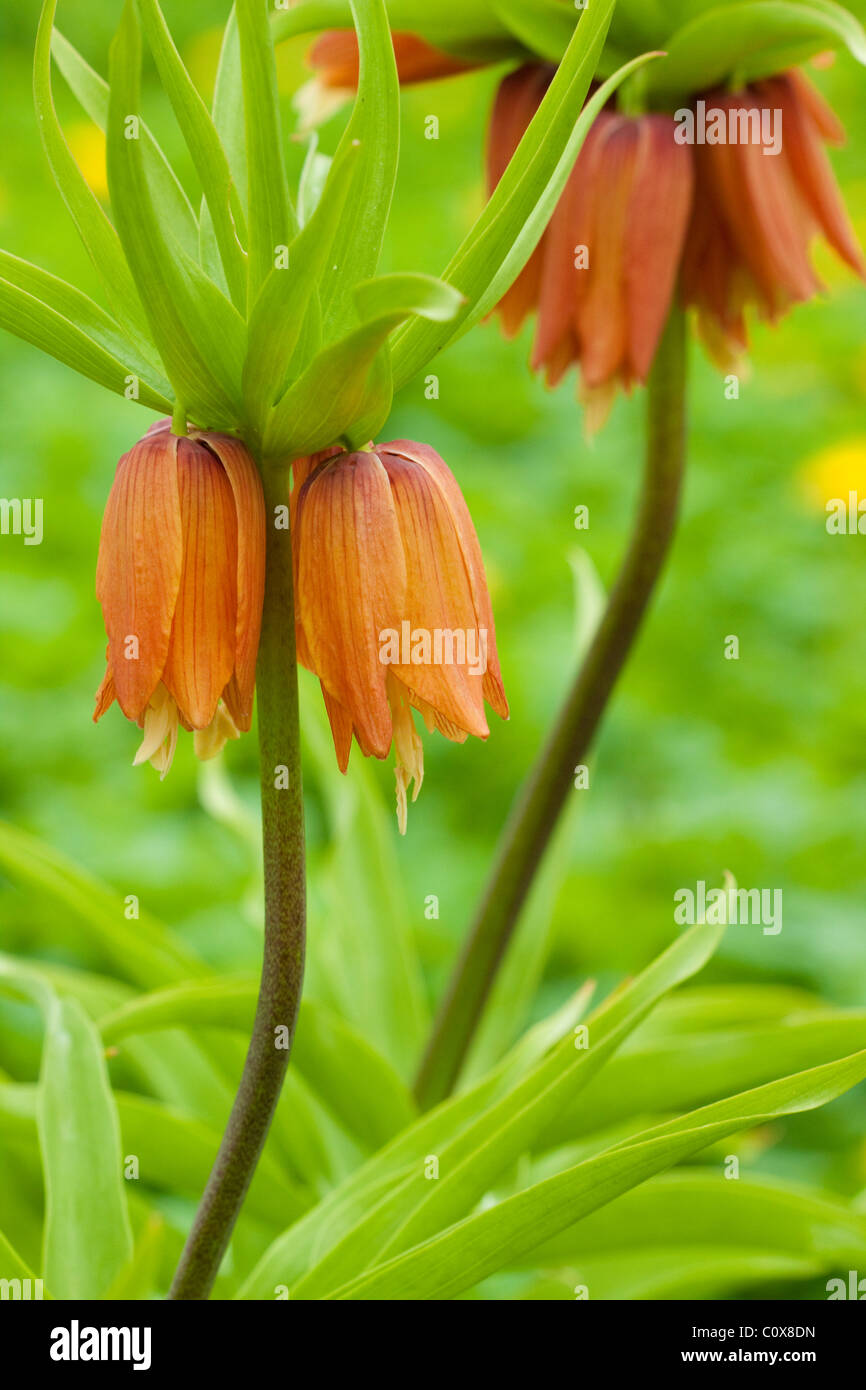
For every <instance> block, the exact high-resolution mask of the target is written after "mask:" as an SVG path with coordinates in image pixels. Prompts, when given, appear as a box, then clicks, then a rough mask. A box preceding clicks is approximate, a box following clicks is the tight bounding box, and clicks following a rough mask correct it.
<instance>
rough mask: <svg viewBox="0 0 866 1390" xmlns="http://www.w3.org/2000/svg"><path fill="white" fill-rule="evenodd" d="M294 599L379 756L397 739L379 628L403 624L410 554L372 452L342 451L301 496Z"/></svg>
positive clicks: (316, 662)
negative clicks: (401, 620)
mask: <svg viewBox="0 0 866 1390" xmlns="http://www.w3.org/2000/svg"><path fill="white" fill-rule="evenodd" d="M297 567H298V582H297V604H298V612H299V615H300V619H301V624H302V626H303V630H304V635H305V638H306V642H307V646H308V649H309V656H310V661H311V666H312V669H313V670H314V671H315V673H316V675H317V676H318V677H319V679H320V680H321V681H322V684H323V685H324V686H325V687H326V688H327V690H328V693H329V694H330V695H331V696H333V697H334V698H335V699H336V700H338V701H339V703H340V704H341V705H342V706H343V707H344V708H345V710H346V712H347V714H348V715H349V716H350V717H351V720H352V723H353V725H354V727H355V729H356V730H357V731H358V735H359V739H363V742H364V744H365V745H366V747H368V748H369V749H370V750H371V751H372V752H373V753H375V755H376V757H378V758H384V757H386V756H387V754H388V750H389V748H390V746H391V733H392V728H391V712H390V709H389V707H388V700H387V697H386V693H385V675H386V668H385V666H383V665H382V663H381V661H380V660H379V634H380V632H381V631H382V630H383V629H386V628H393V627H396V626H398V625H399V621H400V614H401V611H402V607H403V601H404V597H405V592H406V562H405V559H404V556H403V546H402V543H401V540H400V531H399V528H398V526H397V517H396V514H395V511H394V504H393V501H392V499H391V487H390V484H389V482H388V476H387V474H386V472H385V470H384V468H383V467H382V465H381V463H380V462H379V460H378V458H377V457H376V456H375V454H370V453H354V454H341V455H340V456H339V457H338V458H336V459H334V460H333V461H331V462H329V463H326V464H324V465H323V466H322V467H320V468H319V469H318V470H317V471H316V472H315V473H314V474H312V475H311V476H310V477H309V478H308V479H307V481H306V483H305V484H304V486H303V488H302V490H301V495H300V497H299V499H298V531H297Z"/></svg>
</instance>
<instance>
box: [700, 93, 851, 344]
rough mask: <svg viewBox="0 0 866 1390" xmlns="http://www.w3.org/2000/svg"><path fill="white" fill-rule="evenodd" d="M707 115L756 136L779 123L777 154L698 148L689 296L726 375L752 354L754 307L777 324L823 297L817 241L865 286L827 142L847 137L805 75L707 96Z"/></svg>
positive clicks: (757, 144)
mask: <svg viewBox="0 0 866 1390" xmlns="http://www.w3.org/2000/svg"><path fill="white" fill-rule="evenodd" d="M705 107H706V109H707V110H712V111H713V112H716V111H718V112H721V113H722V114H723V117H724V119H725V120H730V117H731V115H732V114H735V115H738V116H739V118H740V119H741V120H742V121H743V123H744V124H745V122H746V121H747V120H749V119H753V120H754V123H755V126H756V128H757V129H759V130H762V129H763V126H764V119H765V117H766V116H767V115H768V114H769V115H771V116H773V118H774V121H780V130H779V135H780V139H779V146H778V148H777V149H775V150H774V151H773V152H772V153H771V152H770V150H769V149H768V148H767V147H766V144H765V142H764V140H763V139H752V140H746V141H742V142H734V143H727V142H726V143H713V142H712V141H711V140H708V141H707V143H705V144H698V145H696V146H695V148H694V159H695V168H696V173H697V185H696V196H695V201H694V210H693V213H692V221H691V226H690V228H689V234H688V238H687V242H686V249H685V254H684V257H683V267H682V282H683V296H684V299H685V302H686V303H687V304H689V305H694V306H695V308H696V309H697V310H698V317H699V322H700V329H701V334H702V337H703V338H704V340H705V341H706V343H707V346H708V348H709V349H710V351H711V353H712V354H713V356H714V357H716V358H717V359H718V360H719V361H720V362H721V363H722V364H723V365H729V364H731V363H732V361H734V360H735V359H736V357H737V356H738V355H739V354H740V353H742V352H743V351H744V349H745V348H746V347H747V345H748V330H747V324H746V317H745V311H746V309H747V308H748V307H749V306H754V307H755V308H756V309H757V311H758V313H759V314H760V315H761V317H763V318H766V319H770V320H774V319H777V318H778V317H779V316H780V315H781V314H783V313H785V311H786V310H788V309H789V308H791V307H792V305H794V304H800V303H803V302H804V301H805V300H807V299H811V298H812V296H813V295H814V294H816V293H817V292H818V291H820V290H821V288H822V285H821V282H820V280H819V279H818V277H817V275H816V274H815V271H814V269H813V267H812V262H811V258H810V250H811V243H812V240H813V239H814V237H815V236H817V235H821V236H823V237H825V238H826V240H827V242H828V243H829V244H830V245H831V246H832V247H833V249H834V251H835V252H836V254H837V255H838V256H839V257H840V258H841V259H842V260H843V261H845V262H846V263H847V264H848V265H849V266H850V267H851V269H852V270H853V271H855V273H856V274H857V275H860V276H861V277H866V262H864V259H863V253H862V252H861V250H860V247H859V245H858V244H857V238H856V236H855V234H854V231H853V228H852V226H851V223H850V220H849V218H848V214H847V212H846V211H845V205H844V203H843V201H842V195H841V193H840V192H839V187H838V185H837V183H836V180H835V178H834V175H833V170H832V168H831V165H830V161H829V160H828V158H827V155H826V153H825V150H824V143H825V142H827V143H831V144H841V143H842V142H843V141H844V138H845V132H844V130H843V129H842V126H841V125H840V123H839V121H838V120H837V119H836V117H835V115H834V114H833V112H832V111H831V109H830V107H829V106H827V104H826V103H825V101H824V100H823V98H822V97H821V96H820V94H819V93H818V92H817V91H816V90H815V88H814V87H813V86H812V85H811V83H810V82H809V81H808V79H807V78H806V77H805V76H804V75H803V74H802V73H801V72H798V71H796V70H793V71H791V72H788V73H785V74H783V75H782V76H779V77H773V78H769V79H767V80H766V81H764V82H757V83H756V84H755V85H754V86H753V87H749V88H747V89H746V90H745V91H741V92H715V93H711V94H710V95H709V96H708V97H707V98H706V100H705ZM776 113H779V115H778V116H776Z"/></svg>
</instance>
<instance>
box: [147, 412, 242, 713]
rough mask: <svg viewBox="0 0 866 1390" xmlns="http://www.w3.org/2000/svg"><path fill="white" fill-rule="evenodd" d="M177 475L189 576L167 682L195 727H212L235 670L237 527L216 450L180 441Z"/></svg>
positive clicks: (181, 598)
mask: <svg viewBox="0 0 866 1390" xmlns="http://www.w3.org/2000/svg"><path fill="white" fill-rule="evenodd" d="M177 478H178V489H179V492H180V510H181V517H182V524H183V573H182V575H181V581H180V589H179V591H178V597H177V607H176V609H175V614H174V623H173V626H172V633H171V643H170V645H169V651H168V658H167V660H166V666H165V676H164V680H165V684H166V686H167V687H168V689H169V691H170V692H171V694H172V695H173V696H174V699H175V700H176V702H177V705H178V708H179V710H180V713H181V715H182V716H183V717H184V718H185V719H186V720H187V722H188V723H189V724H190V726H191V727H192V728H193V729H205V728H207V726H208V725H209V724H210V722H211V720H212V719H213V717H214V715H215V713H216V707H217V703H218V701H219V698H220V696H221V695H222V693H223V691H224V689H225V687H226V686H227V684H228V682H229V680H230V679H231V676H232V672H233V671H234V668H235V652H236V636H235V633H236V629H237V621H238V523H237V514H236V512H235V500H234V494H233V493H232V488H231V484H230V483H229V480H228V477H227V475H226V471H225V469H224V468H223V466H222V464H221V463H220V461H219V460H218V459H217V458H216V457H215V456H214V454H212V453H211V452H210V450H209V449H205V448H203V447H202V446H201V445H199V444H196V443H194V442H193V441H192V440H188V439H181V440H179V441H178V449H177Z"/></svg>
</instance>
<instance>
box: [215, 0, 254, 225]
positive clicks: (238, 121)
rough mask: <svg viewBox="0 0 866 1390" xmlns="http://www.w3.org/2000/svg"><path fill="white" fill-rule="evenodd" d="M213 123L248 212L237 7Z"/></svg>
mask: <svg viewBox="0 0 866 1390" xmlns="http://www.w3.org/2000/svg"><path fill="white" fill-rule="evenodd" d="M213 122H214V125H215V126H216V129H217V134H218V135H219V137H220V141H221V143H222V147H223V149H224V150H225V152H226V158H227V159H228V162H229V168H230V169H231V172H232V179H233V181H234V185H235V188H236V189H237V193H238V197H239V198H240V201H241V207H242V208H243V211H244V215H245V216H246V210H247V207H248V205H249V197H248V176H247V144H246V129H245V127H244V86H243V73H242V71H241V43H240V37H239V35H238V16H237V7H236V6H235V5H232V7H231V10H230V12H229V17H228V19H227V21H226V27H225V32H224V34H223V42H222V49H221V50H220V59H219V66H218V67H217V75H216V82H215V84H214V94H213Z"/></svg>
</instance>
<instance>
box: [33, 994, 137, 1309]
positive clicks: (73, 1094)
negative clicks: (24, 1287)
mask: <svg viewBox="0 0 866 1390" xmlns="http://www.w3.org/2000/svg"><path fill="white" fill-rule="evenodd" d="M37 1116H38V1125H39V1142H40V1146H41V1149H42V1164H43V1170H44V1175H45V1250H44V1271H45V1280H46V1283H47V1284H48V1287H49V1288H50V1289H51V1290H52V1292H53V1294H54V1297H55V1298H67V1299H79V1298H100V1297H101V1296H102V1295H103V1294H104V1293H105V1291H106V1290H107V1289H108V1287H109V1285H110V1284H111V1283H112V1281H113V1280H114V1279H115V1278H116V1277H117V1275H118V1274H119V1273H120V1270H121V1269H122V1268H123V1267H124V1265H125V1264H126V1263H127V1261H128V1260H129V1257H130V1255H131V1253H132V1232H131V1230H130V1226H129V1215H128V1212H127V1207H126V1191H125V1189H124V1179H123V1168H122V1154H121V1148H120V1129H119V1126H118V1120H117V1110H116V1108H115V1104H114V1099H113V1097H112V1094H111V1088H110V1086H109V1084H108V1073H107V1071H106V1067H105V1057H104V1055H103V1052H102V1048H101V1046H100V1041H99V1034H98V1033H97V1032H96V1029H95V1028H94V1027H93V1025H92V1024H91V1023H90V1021H89V1019H88V1018H87V1016H86V1014H85V1013H84V1011H83V1009H82V1008H81V1007H80V1005H78V1004H76V1003H75V1002H74V1001H73V1000H71V999H66V1000H59V999H57V998H56V997H55V998H52V999H51V1000H50V1002H49V1003H48V1005H47V1007H46V1013H45V1044H44V1050H43V1055H42V1074H41V1077H40V1082H39V1099H38V1109H37Z"/></svg>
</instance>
